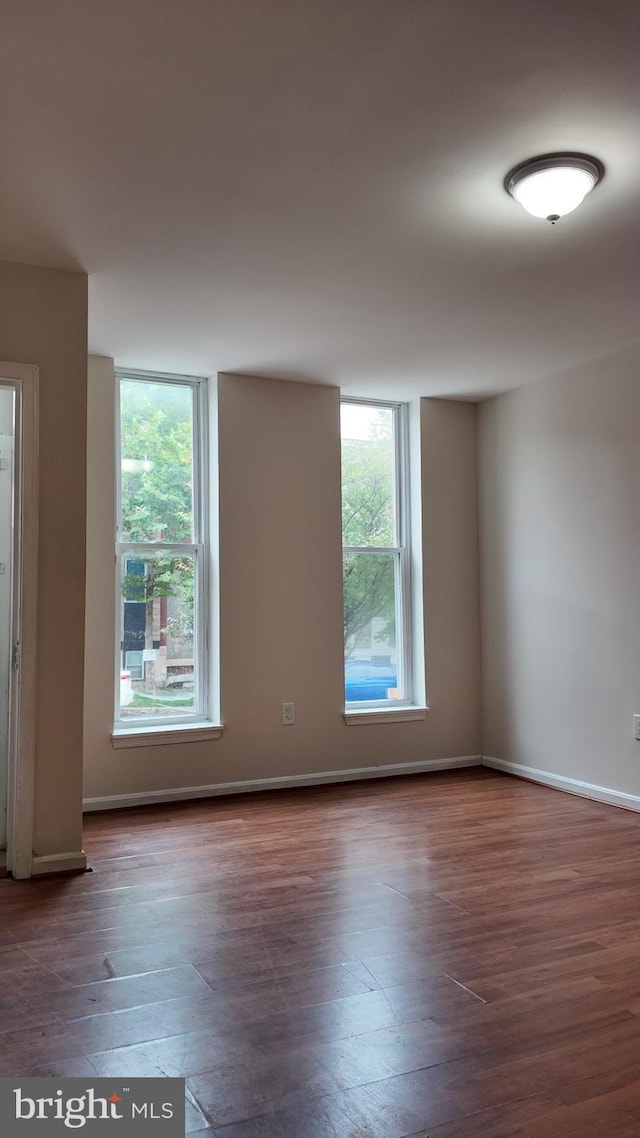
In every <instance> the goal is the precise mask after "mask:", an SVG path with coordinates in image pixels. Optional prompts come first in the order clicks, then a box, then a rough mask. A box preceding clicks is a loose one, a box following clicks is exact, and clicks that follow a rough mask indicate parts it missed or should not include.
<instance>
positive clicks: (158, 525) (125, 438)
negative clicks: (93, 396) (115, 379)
mask: <svg viewBox="0 0 640 1138" xmlns="http://www.w3.org/2000/svg"><path fill="white" fill-rule="evenodd" d="M192 425H193V411H192V389H191V387H187V386H180V385H178V384H173V383H149V382H147V381H143V380H135V379H123V380H122V381H121V383H120V438H121V443H120V453H121V487H122V490H121V508H122V535H121V540H122V541H172V542H181V541H193V437H192Z"/></svg>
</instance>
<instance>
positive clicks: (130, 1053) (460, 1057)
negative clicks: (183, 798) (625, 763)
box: [0, 769, 640, 1138]
mask: <svg viewBox="0 0 640 1138" xmlns="http://www.w3.org/2000/svg"><path fill="white" fill-rule="evenodd" d="M85 848H86V849H87V852H88V854H89V858H90V864H91V865H92V866H93V870H94V872H93V873H91V874H86V875H82V876H78V877H69V878H56V879H49V880H41V881H34V882H28V883H24V884H22V883H17V882H12V881H7V880H4V881H0V906H1V910H0V911H1V924H0V979H1V988H0V992H1V994H2V999H1V1000H0V1075H36V1074H39V1075H57V1076H60V1075H78V1076H95V1075H101V1076H102V1075H104V1076H116V1077H123V1076H125V1075H126V1076H134V1075H179V1076H185V1077H186V1079H187V1093H188V1121H187V1130H188V1131H198V1133H199V1138H213V1136H214V1135H215V1136H218V1138H369V1136H371V1138H404V1136H409V1135H411V1136H414V1135H415V1136H420V1138H423V1136H424V1135H426V1134H428V1136H429V1138H516V1136H517V1138H559V1136H562V1138H570V1136H575V1138H591V1136H593V1138H595V1136H596V1135H597V1138H603V1136H606V1138H609V1136H612V1138H613V1136H614V1135H615V1138H624V1136H627V1135H628V1136H632V1135H633V1136H634V1138H638V1135H640V816H638V815H636V814H633V813H628V812H625V811H622V810H616V809H614V808H612V807H607V806H601V805H599V804H597V803H593V802H588V801H585V800H582V799H579V798H574V797H571V796H569V795H564V794H560V793H558V792H555V791H553V790H547V789H544V788H542V787H537V786H534V785H531V784H528V783H525V782H518V781H516V780H515V779H512V778H509V777H507V776H503V775H498V774H494V773H492V772H490V771H487V770H481V769H474V770H469V771H460V772H451V773H446V774H440V775H425V776H422V777H415V778H400V779H388V780H387V779H385V780H381V781H379V782H372V783H359V784H358V783H353V784H351V785H346V786H339V787H325V788H321V789H309V790H300V791H296V792H286V793H285V792H283V793H274V794H265V795H260V796H257V795H246V796H243V797H240V798H236V799H227V800H223V799H211V800H208V801H203V802H197V803H189V804H184V805H179V806H165V807H154V808H148V809H144V810H131V811H121V812H115V813H112V814H102V815H90V816H89V817H88V818H87V819H86V836H85Z"/></svg>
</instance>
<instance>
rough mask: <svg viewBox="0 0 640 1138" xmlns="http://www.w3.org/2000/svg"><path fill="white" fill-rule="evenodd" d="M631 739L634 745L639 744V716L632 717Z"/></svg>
mask: <svg viewBox="0 0 640 1138" xmlns="http://www.w3.org/2000/svg"><path fill="white" fill-rule="evenodd" d="M633 737H634V739H635V740H636V743H640V715H634V717H633Z"/></svg>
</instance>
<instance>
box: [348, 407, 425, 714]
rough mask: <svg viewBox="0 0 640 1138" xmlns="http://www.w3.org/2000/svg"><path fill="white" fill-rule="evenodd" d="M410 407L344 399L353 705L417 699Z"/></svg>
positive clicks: (384, 705) (391, 704) (404, 703)
mask: <svg viewBox="0 0 640 1138" xmlns="http://www.w3.org/2000/svg"><path fill="white" fill-rule="evenodd" d="M406 411H407V408H406V406H405V405H404V404H399V403H386V402H385V403H382V402H369V401H365V400H354V399H343V400H342V403H341V438H342V540H343V582H344V584H343V588H344V659H345V702H346V707H347V709H360V708H361V709H365V708H390V707H403V706H408V705H409V704H410V703H411V698H412V689H411V644H410V629H411V620H410V611H409V610H410V599H411V582H410V571H411V570H410V551H409V517H408V512H409V511H408V474H407V450H406V447H407V444H406V435H407V420H406Z"/></svg>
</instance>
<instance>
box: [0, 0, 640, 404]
mask: <svg viewBox="0 0 640 1138" xmlns="http://www.w3.org/2000/svg"><path fill="white" fill-rule="evenodd" d="M0 27H1V29H2V35H1V37H0V96H1V102H0V153H1V154H2V163H1V169H0V258H1V259H3V260H9V261H25V262H29V263H33V264H40V265H49V266H61V267H69V268H74V267H75V268H77V267H82V268H84V269H86V271H87V272H88V273H89V274H90V347H91V350H92V351H94V352H96V353H101V354H105V355H113V356H115V358H116V360H117V361H118V363H120V364H123V365H127V366H135V367H143V368H159V369H162V370H164V371H179V372H189V373H194V374H207V373H211V372H215V371H239V372H247V373H253V374H258V375H275V376H282V377H283V378H292V379H304V380H314V381H319V382H328V383H335V384H339V385H340V386H342V387H343V388H345V389H346V390H347V391H349V392H351V393H357V394H365V395H376V394H377V395H385V396H388V397H389V396H393V395H396V396H397V397H399V398H410V397H412V396H414V395H420V394H424V395H427V394H443V395H452V396H462V397H482V396H485V395H487V394H490V393H492V392H495V391H499V390H502V389H505V388H508V387H514V386H517V385H519V384H521V383H524V382H527V381H529V380H532V379H536V378H539V377H541V376H544V375H548V374H552V373H554V372H557V371H559V370H561V369H564V368H566V367H571V366H574V365H578V364H580V363H581V362H586V361H588V360H591V359H593V358H594V357H598V356H600V355H604V354H606V353H608V352H612V351H615V350H618V349H621V348H625V347H629V346H630V345H632V344H633V343H634V342H635V341H636V340H637V339H639V338H640V337H639V336H638V312H639V310H640V280H639V266H640V262H639V257H638V250H639V246H640V196H639V194H638V187H639V186H640V130H639V124H640V119H639V112H640V67H639V66H638V46H637V45H638V39H639V36H640V4H638V3H637V0H618V2H617V3H616V4H615V5H614V6H613V7H612V5H611V3H610V0H607V2H600V0H562V2H560V0H535V3H534V2H532V0H180V2H176V0H0ZM564 148H567V149H571V150H580V151H587V152H590V153H593V154H595V155H596V156H597V157H599V158H600V159H601V160H602V161H603V162H604V163H605V166H606V175H605V179H604V181H603V182H602V184H601V185H600V186H599V187H597V189H596V190H595V191H594V193H593V194H592V195H591V196H590V197H589V198H587V200H586V201H585V203H584V205H583V206H582V207H581V208H580V209H579V210H578V211H577V212H576V213H575V214H572V215H571V216H569V217H567V218H565V219H563V220H562V221H561V222H560V223H559V224H558V225H556V226H555V227H553V228H552V227H551V226H549V225H548V224H547V223H546V222H543V221H538V220H536V219H534V218H532V217H530V216H529V215H528V214H526V213H525V212H524V211H523V210H522V208H521V207H520V206H518V205H517V204H516V203H515V202H513V201H512V200H511V199H510V198H509V197H508V196H507V194H506V193H505V191H504V189H503V186H502V181H503V178H504V175H505V173H506V172H507V170H508V169H509V168H510V167H511V166H513V165H514V164H515V163H516V162H518V161H519V160H521V159H525V158H528V157H530V156H532V155H535V154H537V153H541V152H546V151H553V150H558V149H564Z"/></svg>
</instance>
